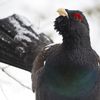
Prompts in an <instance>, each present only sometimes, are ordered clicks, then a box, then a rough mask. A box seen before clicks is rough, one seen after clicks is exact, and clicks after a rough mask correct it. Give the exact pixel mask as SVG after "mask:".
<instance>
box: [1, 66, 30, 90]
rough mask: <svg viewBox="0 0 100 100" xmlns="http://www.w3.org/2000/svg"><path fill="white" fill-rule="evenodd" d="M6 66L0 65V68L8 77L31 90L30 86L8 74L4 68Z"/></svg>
mask: <svg viewBox="0 0 100 100" xmlns="http://www.w3.org/2000/svg"><path fill="white" fill-rule="evenodd" d="M6 68H7V67H3V68H1V67H0V69H1V70H2V71H3V72H4V73H5V74H6V75H8V76H9V77H11V78H12V79H13V80H15V81H16V82H17V83H19V84H20V85H21V86H23V87H25V88H27V89H29V90H32V89H31V88H30V87H28V86H26V85H24V84H23V83H21V82H20V81H19V80H17V79H16V78H15V77H13V76H12V75H10V74H9V73H8V72H7V71H6V70H5V69H6Z"/></svg>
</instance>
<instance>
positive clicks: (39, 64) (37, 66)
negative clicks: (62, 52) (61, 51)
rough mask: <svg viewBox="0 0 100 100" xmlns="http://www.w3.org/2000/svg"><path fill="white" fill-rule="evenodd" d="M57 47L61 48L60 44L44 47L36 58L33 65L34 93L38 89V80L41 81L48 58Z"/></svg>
mask: <svg viewBox="0 0 100 100" xmlns="http://www.w3.org/2000/svg"><path fill="white" fill-rule="evenodd" d="M57 46H59V44H56V45H48V46H46V47H44V48H43V49H42V50H41V52H40V53H39V54H38V55H37V57H36V58H35V60H34V63H33V68H32V76H31V78H32V89H33V92H34V91H35V90H36V88H37V84H38V79H39V76H41V74H42V73H43V70H44V65H45V63H46V59H47V57H48V56H49V55H50V53H51V51H52V50H53V49H54V48H55V47H57Z"/></svg>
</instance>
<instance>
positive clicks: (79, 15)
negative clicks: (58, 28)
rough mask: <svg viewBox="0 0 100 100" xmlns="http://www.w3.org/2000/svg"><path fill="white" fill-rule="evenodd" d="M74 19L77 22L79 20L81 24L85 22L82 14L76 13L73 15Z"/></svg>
mask: <svg viewBox="0 0 100 100" xmlns="http://www.w3.org/2000/svg"><path fill="white" fill-rule="evenodd" d="M72 17H73V18H74V19H75V20H78V21H80V22H82V20H83V16H82V15H81V14H80V13H74V14H72Z"/></svg>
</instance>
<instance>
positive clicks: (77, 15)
mask: <svg viewBox="0 0 100 100" xmlns="http://www.w3.org/2000/svg"><path fill="white" fill-rule="evenodd" d="M57 12H58V13H59V15H60V16H59V17H57V18H56V20H55V24H54V26H55V29H56V30H57V31H58V32H59V34H61V35H63V36H77V35H79V36H80V37H81V36H86V35H89V25H88V22H87V20H86V18H85V16H84V15H83V13H82V12H81V11H78V10H68V9H63V8H60V9H58V10H57Z"/></svg>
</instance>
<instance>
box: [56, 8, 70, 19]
mask: <svg viewBox="0 0 100 100" xmlns="http://www.w3.org/2000/svg"><path fill="white" fill-rule="evenodd" d="M57 12H58V13H59V15H60V16H67V17H68V18H69V16H68V13H67V11H66V10H65V9H64V8H59V9H58V10H57Z"/></svg>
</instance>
